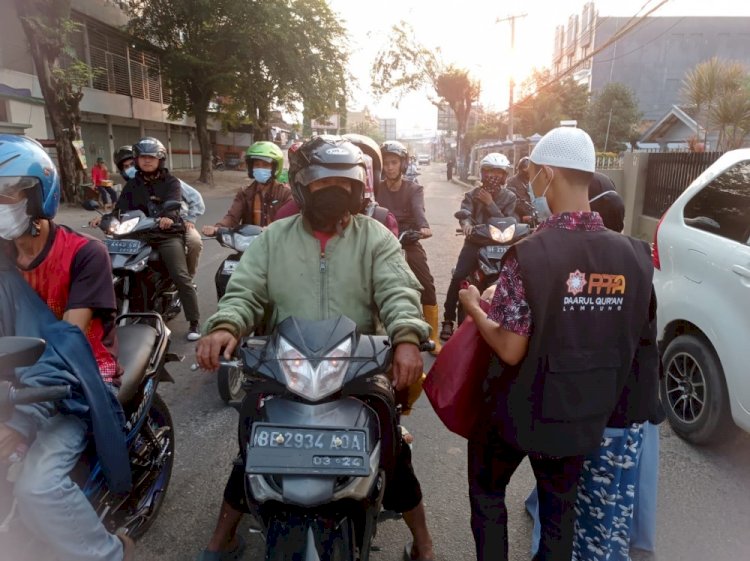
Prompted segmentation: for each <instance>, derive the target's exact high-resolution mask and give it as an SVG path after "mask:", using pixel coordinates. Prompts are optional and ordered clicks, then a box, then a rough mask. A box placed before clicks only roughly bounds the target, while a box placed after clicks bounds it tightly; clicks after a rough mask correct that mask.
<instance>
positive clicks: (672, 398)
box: [654, 149, 750, 444]
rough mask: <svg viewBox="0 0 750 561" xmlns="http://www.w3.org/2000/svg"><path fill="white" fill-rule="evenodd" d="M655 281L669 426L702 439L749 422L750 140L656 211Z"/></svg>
mask: <svg viewBox="0 0 750 561" xmlns="http://www.w3.org/2000/svg"><path fill="white" fill-rule="evenodd" d="M654 265H655V266H656V271H655V273H654V286H655V288H656V296H657V300H658V311H657V323H658V330H659V335H658V337H659V343H660V350H661V351H662V363H663V365H664V376H663V378H662V383H661V396H662V402H663V403H664V407H665V409H666V412H667V417H668V419H669V422H670V424H671V425H672V428H673V429H674V431H675V432H676V433H677V434H678V435H679V436H681V437H682V438H684V439H686V440H688V441H690V442H693V443H696V444H708V443H712V442H715V441H718V440H721V439H722V437H726V436H728V435H730V434H731V433H732V428H733V426H732V422H734V424H736V425H737V426H739V427H740V428H742V429H744V430H745V431H750V149H741V150H733V151H731V152H727V153H726V154H724V155H723V156H721V158H719V159H718V160H717V161H716V162H715V163H714V164H712V165H711V167H709V168H708V169H707V170H706V171H704V172H703V173H702V174H701V175H700V176H699V177H698V178H697V179H696V180H695V181H693V183H691V184H690V186H689V187H688V188H687V189H685V192H684V193H682V195H680V197H679V198H678V199H677V200H676V201H675V202H674V204H673V205H672V206H671V207H670V208H669V209H668V210H667V212H666V213H665V214H664V216H663V217H662V219H661V221H660V222H659V225H658V226H657V229H656V234H655V236H654Z"/></svg>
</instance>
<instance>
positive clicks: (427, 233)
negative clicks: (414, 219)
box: [419, 228, 432, 239]
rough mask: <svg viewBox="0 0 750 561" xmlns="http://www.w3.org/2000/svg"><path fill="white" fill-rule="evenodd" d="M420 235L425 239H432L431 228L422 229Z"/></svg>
mask: <svg viewBox="0 0 750 561" xmlns="http://www.w3.org/2000/svg"><path fill="white" fill-rule="evenodd" d="M419 233H420V234H422V238H423V239H426V238H431V237H432V230H430V229H429V228H420V229H419Z"/></svg>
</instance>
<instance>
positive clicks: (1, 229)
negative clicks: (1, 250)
mask: <svg viewBox="0 0 750 561" xmlns="http://www.w3.org/2000/svg"><path fill="white" fill-rule="evenodd" d="M26 203H27V200H26V199H24V200H22V201H19V202H17V203H13V204H9V205H2V204H0V238H2V239H4V240H8V241H13V240H16V239H18V238H20V237H21V236H22V235H24V234H25V233H26V230H28V229H29V224H30V223H31V217H30V216H29V215H28V214H26Z"/></svg>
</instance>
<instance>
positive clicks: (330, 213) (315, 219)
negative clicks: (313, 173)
mask: <svg viewBox="0 0 750 561" xmlns="http://www.w3.org/2000/svg"><path fill="white" fill-rule="evenodd" d="M351 200H352V196H351V194H350V193H349V192H348V191H347V190H346V189H344V188H343V187H337V186H335V185H334V186H331V187H326V188H324V189H321V190H320V191H315V192H314V193H311V195H310V204H309V205H307V207H305V212H304V215H305V218H307V219H308V220H309V221H310V226H312V228H313V230H317V231H318V232H335V231H336V225H337V224H338V223H339V221H340V220H341V219H343V218H344V217H346V215H347V214H348V213H349V211H350V206H351Z"/></svg>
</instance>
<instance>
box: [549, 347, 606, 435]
mask: <svg viewBox="0 0 750 561" xmlns="http://www.w3.org/2000/svg"><path fill="white" fill-rule="evenodd" d="M547 360H548V364H547V368H546V373H545V374H544V378H543V380H542V403H541V416H542V418H543V419H548V420H552V421H562V422H565V421H581V420H584V419H588V418H596V417H601V416H607V417H609V415H610V414H611V413H612V410H613V409H614V407H615V404H616V403H617V398H618V395H617V378H618V376H617V375H618V371H619V369H620V356H619V354H618V353H617V352H616V351H614V350H610V349H602V350H577V351H564V352H562V353H559V354H557V355H549V356H548V357H547Z"/></svg>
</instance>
